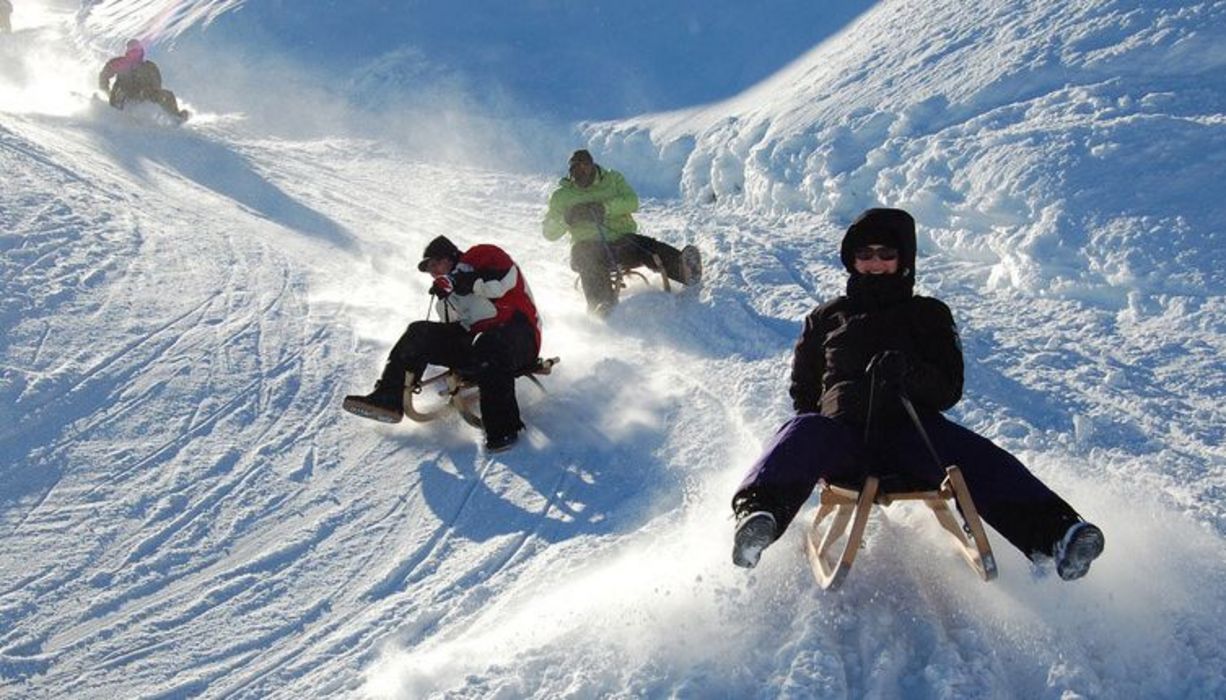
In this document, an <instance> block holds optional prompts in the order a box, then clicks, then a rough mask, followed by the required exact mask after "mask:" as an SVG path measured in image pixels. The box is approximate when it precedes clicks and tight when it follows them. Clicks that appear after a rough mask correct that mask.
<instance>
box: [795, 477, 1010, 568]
mask: <svg viewBox="0 0 1226 700" xmlns="http://www.w3.org/2000/svg"><path fill="white" fill-rule="evenodd" d="M951 500H952V501H954V502H955V503H956V504H957V506H958V510H959V511H960V512H961V515H962V518H961V522H959V518H958V517H956V516H955V514H954V510H953V509H951V508H950V507H949V501H951ZM897 501H923V502H924V504H925V505H927V506H928V507H929V508H930V509H931V510H932V512H933V514H934V515H935V516H936V518H937V522H939V523H940V525H941V527H942V528H944V529H945V531H946V532H948V533H949V534H950V535H951V536H953V538H954V541H955V542H956V543H957V545H958V550H959V552H960V553H961V554H962V557H963V558H964V559H965V560H966V562H967V564H969V565H970V567H971V568H972V569H973V570H974V571H975V573H977V574H979V577H980V578H981V579H983V580H984V581H991V580H992V579H994V578H996V573H997V572H996V559H995V557H994V556H993V555H992V547H991V545H990V544H989V543H988V538H987V532H986V531H985V530H984V527H983V521H982V520H981V519H980V518H979V512H978V511H977V510H976V509H975V504H974V503H973V502H972V501H971V495H970V491H969V490H968V489H967V488H966V480H965V479H963V477H962V470H961V469H959V468H958V467H957V466H956V465H954V466H950V467H949V468H947V469H946V470H945V480H944V481H942V482H941V486H940V487H939V488H937V489H933V490H928V491H922V490H921V491H916V490H906V491H896V492H890V491H888V490H886V489H883V488H881V481H880V479H878V478H877V477H875V476H870V477H868V478H866V479H865V480H864V485H863V486H862V487H861V488H860V490H858V491H857V490H855V489H851V488H848V487H845V486H840V485H835V484H827V483H825V482H822V483H821V490H820V494H819V504H818V509H817V515H816V516H814V518H813V525H812V526H811V527H810V528H809V531H808V533H807V534H806V537H805V551H806V553H807V555H808V558H809V565H810V567H811V568H812V569H813V576H814V578H816V579H817V583H818V585H820V586H821V587H822V588H824V589H826V590H833V589H836V588H838V587H839V586H840V585H842V583H843V581H844V580H845V579H846V578H847V574H848V572H849V571H850V570H851V565H852V563H853V562H854V561H855V559H856V554H857V552H858V551H859V550H860V547H861V546H862V544H863V541H864V531H865V528H866V526H867V524H868V516H869V513H870V512H871V511H872V508H873V504H877V505H881V506H888V505H890V504H891V503H894V502H897ZM827 519H829V523H826V522H825V521H826V520H827ZM848 524H850V525H851V531H850V532H848V531H847V526H848ZM844 535H846V537H844ZM840 541H842V543H843V544H842V546H841V547H840V546H839V542H840Z"/></svg>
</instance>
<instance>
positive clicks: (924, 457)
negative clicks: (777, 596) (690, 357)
mask: <svg viewBox="0 0 1226 700" xmlns="http://www.w3.org/2000/svg"><path fill="white" fill-rule="evenodd" d="M840 254H841V258H842V262H843V265H844V267H846V268H847V271H848V273H849V274H850V276H849V278H848V281H847V293H846V294H845V295H844V296H840V297H838V298H836V299H834V300H833V301H830V302H827V303H825V304H823V305H821V306H819V307H817V309H815V310H814V311H813V312H812V313H810V314H809V316H808V317H807V318H806V319H805V324H804V330H803V332H802V334H801V337H800V340H799V341H798V342H797V344H796V349H795V353H794V357H793V361H792V378H791V387H790V393H791V397H792V403H793V407H794V408H795V410H796V413H797V415H796V416H795V417H793V418H792V419H790V420H788V421H787V422H786V423H784V425H783V427H782V428H780V429H779V431H778V433H776V434H775V436H774V438H773V439H772V441H771V442H770V444H769V445H768V446H767V448H766V450H765V452H764V453H763V454H762V455H761V457H759V459H758V461H757V463H755V464H754V465H753V467H752V468H751V469H750V470H749V473H748V474H747V476H746V477H745V479H744V481H743V482H742V483H741V485H740V487H739V488H738V489H737V491H736V493H735V495H734V497H733V499H732V507H733V511H734V513H735V515H736V518H737V527H736V532H735V535H734V544H733V553H732V559H733V563H735V564H736V565H737V566H741V567H747V568H748V567H753V566H755V565H756V564H757V563H758V558H759V556H760V554H761V552H762V550H763V549H764V548H765V547H767V546H768V545H769V544H770V543H771V542H773V541H774V540H775V539H777V538H778V537H779V535H780V534H782V532H783V531H784V530H785V529H786V528H787V527H788V524H789V523H790V522H791V521H792V519H793V518H794V517H795V516H796V514H797V512H798V511H799V510H800V508H801V507H802V506H803V505H804V503H805V501H806V500H807V499H808V497H809V495H810V493H811V492H812V490H813V489H814V487H815V486H816V484H817V483H818V481H819V480H825V481H827V482H829V483H851V484H855V483H858V482H862V481H863V480H864V478H865V476H866V473H865V470H866V469H867V468H869V466H870V465H871V466H873V467H874V468H876V469H882V470H885V471H887V472H891V473H894V474H897V475H900V476H902V477H905V478H908V479H910V480H912V481H914V482H919V483H923V484H925V485H926V486H928V487H931V488H936V487H937V484H938V483H939V482H940V481H941V479H942V478H943V477H944V476H945V475H944V474H943V473H942V471H941V468H940V467H939V466H938V465H936V464H935V463H934V462H933V460H932V459H931V458H930V457H929V454H930V451H929V450H928V449H927V446H926V445H925V443H924V438H923V436H922V434H921V432H920V431H919V430H918V429H917V428H916V426H915V424H914V423H913V422H912V421H911V419H910V418H909V416H908V413H907V411H906V404H904V402H903V401H901V400H900V399H899V397H900V396H903V397H906V398H907V399H908V400H909V402H910V404H911V405H912V407H913V408H914V410H915V413H916V414H917V418H918V422H919V423H920V424H921V425H922V427H923V429H924V433H926V434H927V436H928V438H929V439H930V440H931V444H932V446H933V447H934V448H935V452H936V453H937V454H939V455H940V456H941V457H942V458H943V459H944V460H945V461H946V462H947V463H954V464H957V465H958V466H959V467H960V468H961V470H962V474H963V476H964V478H965V481H966V485H967V487H968V489H969V491H970V495H971V498H972V500H973V502H974V504H975V507H976V508H977V510H978V512H979V514H980V515H981V516H982V518H983V520H984V521H986V522H987V523H988V524H989V525H991V526H992V527H993V528H995V529H996V531H997V532H999V533H1000V534H1001V535H1002V536H1003V537H1004V538H1005V539H1006V540H1008V541H1009V542H1010V543H1012V544H1013V545H1014V546H1015V547H1017V548H1018V549H1019V550H1021V551H1022V553H1023V554H1025V555H1026V556H1027V557H1028V558H1030V559H1031V560H1032V561H1035V562H1041V561H1044V560H1054V562H1055V568H1056V571H1057V573H1058V574H1059V576H1060V578H1062V579H1065V580H1072V579H1077V578H1080V577H1081V576H1084V575H1085V574H1086V572H1087V571H1088V570H1089V567H1090V563H1091V562H1092V561H1093V560H1094V559H1095V558H1096V557H1097V556H1099V554H1101V553H1102V551H1103V546H1104V538H1103V533H1102V531H1101V530H1100V529H1099V528H1098V527H1096V526H1095V525H1092V524H1090V523H1088V522H1086V521H1084V520H1083V519H1082V518H1081V517H1080V516H1079V515H1078V514H1077V512H1076V511H1074V510H1073V508H1072V507H1071V506H1070V505H1069V504H1068V503H1066V502H1065V501H1064V500H1063V499H1062V498H1060V497H1059V496H1058V495H1056V494H1055V493H1054V492H1053V491H1051V489H1049V488H1048V487H1047V486H1045V485H1044V484H1043V483H1042V482H1041V481H1039V479H1038V478H1037V477H1035V476H1034V475H1033V474H1032V473H1031V472H1030V471H1029V470H1028V469H1027V468H1026V467H1025V466H1024V465H1023V464H1022V463H1021V462H1020V461H1018V460H1017V459H1016V458H1015V457H1014V456H1013V455H1011V454H1009V453H1008V452H1006V451H1005V450H1003V449H1002V448H1000V447H998V446H997V445H995V444H993V443H992V442H991V441H990V440H988V439H987V438H984V437H982V436H980V435H978V434H976V433H974V432H972V431H970V430H968V429H967V428H964V427H962V426H960V425H958V424H956V423H953V422H951V421H950V420H948V419H946V418H945V417H944V416H943V415H942V414H941V412H942V411H946V410H948V409H950V408H951V407H953V406H954V404H956V403H957V402H958V400H959V399H960V398H961V396H962V379H963V359H962V347H961V343H960V340H959V337H958V331H957V328H956V326H955V324H954V320H953V316H952V314H951V313H950V310H949V307H947V306H946V305H945V304H944V303H942V302H941V301H939V300H937V299H934V298H931V297H923V296H918V295H915V294H914V293H913V292H912V287H913V285H914V282H915V257H916V239H915V221H914V219H912V218H911V215H910V214H908V213H907V212H905V211H902V210H900V209H870V210H868V211H866V212H864V213H863V214H861V215H860V217H859V218H857V219H856V220H855V222H854V223H852V225H851V226H850V227H849V228H848V229H847V233H846V235H845V237H844V238H843V242H842V246H841V251H840ZM870 377H871V378H876V379H878V380H879V381H877V382H876V383H873V382H872V381H871V380H870ZM873 390H878V391H882V390H892V393H893V396H887V397H875V398H872V399H870V395H871V392H872V391H873ZM870 402H871V405H872V411H871V413H872V418H871V425H867V423H868V422H869V414H870ZM866 427H867V428H870V431H869V432H867V433H866ZM1049 558H1050V559H1049Z"/></svg>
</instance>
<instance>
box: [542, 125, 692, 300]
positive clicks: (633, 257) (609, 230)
mask: <svg viewBox="0 0 1226 700" xmlns="http://www.w3.org/2000/svg"><path fill="white" fill-rule="evenodd" d="M568 171H569V172H568V175H567V176H566V177H564V178H562V180H561V181H560V182H559V184H558V187H557V189H555V190H554V192H553V194H552V195H550V197H549V209H548V211H547V212H546V213H545V220H544V222H543V223H542V229H543V231H544V234H545V238H546V239H548V240H551V241H556V240H558V239H559V238H561V237H562V236H564V235H566V234H567V233H569V234H570V238H571V249H570V266H571V269H572V270H574V271H575V272H577V273H579V280H580V284H581V285H582V287H583V296H584V297H585V298H586V299H587V308H588V311H590V312H593V313H595V314H598V315H604V314H607V313H608V312H609V311H610V310H612V308H613V306H614V305H616V304H617V297H618V290H617V289H616V288H614V286H613V284H612V283H611V281H610V273H611V272H612V271H614V270H615V269H617V268H618V266H620V268H623V269H630V268H635V267H640V266H644V265H646V266H647V267H649V268H651V269H652V270H656V271H659V272H662V273H663V274H665V275H667V277H668V278H669V279H672V280H675V281H677V282H680V283H682V284H684V285H687V286H689V285H695V284H698V283H699V282H700V281H701V279H702V260H701V256H700V255H699V252H698V249H697V248H695V247H694V246H692V245H687V246H686V247H685V248H684V249H682V250H677V249H676V248H674V247H673V246H671V245H669V244H667V243H664V242H663V241H659V240H656V239H654V238H651V237H649V236H644V235H641V234H639V233H638V224H637V223H636V222H635V220H634V216H633V214H634V212H636V211H638V208H639V197H638V195H637V194H636V193H635V191H634V189H633V188H631V187H630V185H629V183H627V182H626V178H625V177H623V176H622V174H621V173H619V172H617V171H616V170H610V169H608V168H602V167H601V166H599V165H597V164H596V162H595V161H594V160H593V159H592V154H591V153H590V152H588V151H587V150H584V149H580V150H578V151H575V152H574V153H573V154H572V155H571V157H570V162H569V168H568Z"/></svg>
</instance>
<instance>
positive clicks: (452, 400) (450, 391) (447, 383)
mask: <svg viewBox="0 0 1226 700" xmlns="http://www.w3.org/2000/svg"><path fill="white" fill-rule="evenodd" d="M559 362H561V359H560V358H557V357H550V358H540V357H538V358H537V360H536V363H535V364H533V365H532V366H531V367H529V368H528V369H525V370H524V371H522V372H520V373H519V374H517V375H515V376H516V377H517V378H518V377H527V378H528V379H529V380H531V381H532V383H533V384H535V385H536V386H537V388H538V389H540V390H541V391H545V387H544V386H543V385H542V384H541V382H540V380H539V379H537V377H538V376H542V375H546V374H550V373H552V372H553V366H554V365H556V364H558V363H559ZM405 379H406V381H405V384H404V387H405V388H404V415H405V416H407V417H409V418H410V419H411V420H415V421H417V422H418V423H426V422H429V421H432V420H434V419H436V418H440V417H442V416H444V415H447V414H449V413H451V412H452V411H456V412H459V414H460V417H461V418H463V419H464V422H466V423H468V424H469V425H471V426H473V427H474V428H480V427H481V416H479V415H478V414H477V411H476V408H477V405H478V401H479V399H480V395H479V394H478V393H477V382H476V380H474V379H472V378H469V377H465V376H463V375H462V374H460V373H459V372H458V371H456V370H454V369H445V370H443V371H441V372H439V373H438V374H435V375H434V376H432V377H430V378H428V379H425V380H422V381H421V382H418V381H416V380H417V378H416V377H414V376H408V377H406V378H405ZM427 387H434V390H436V391H437V393H436V395H437V396H438V397H440V399H441V400H440V401H439V402H437V403H436V405H433V406H431V407H428V408H427V407H423V405H422V404H423V403H424V401H423V400H422V398H421V395H422V394H423V393H426V392H427Z"/></svg>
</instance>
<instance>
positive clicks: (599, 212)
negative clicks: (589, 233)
mask: <svg viewBox="0 0 1226 700" xmlns="http://www.w3.org/2000/svg"><path fill="white" fill-rule="evenodd" d="M563 218H565V219H566V223H567V225H569V226H574V225H575V224H579V223H583V222H585V221H590V222H592V223H597V224H598V223H600V222H602V221H604V205H603V204H601V203H600V202H582V203H580V204H576V205H574V206H572V207H571V208H570V209H567V210H566V216H565V217H563Z"/></svg>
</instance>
